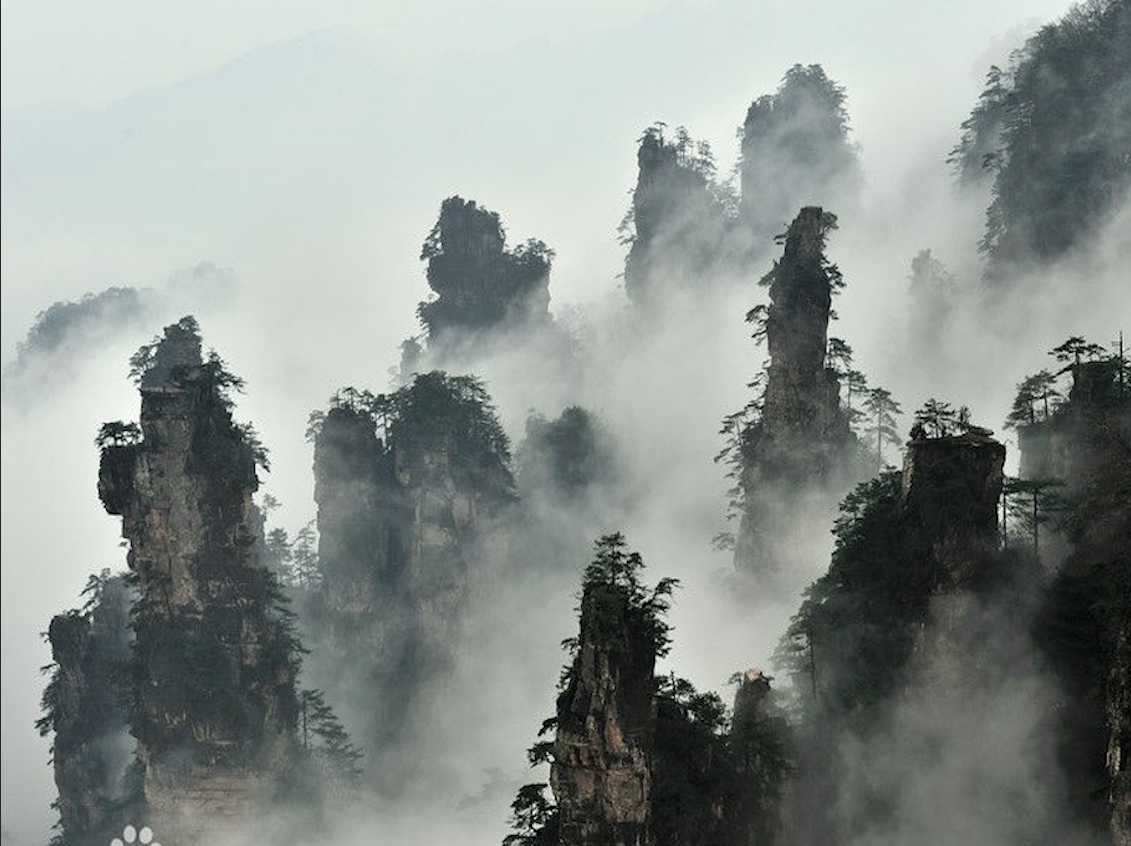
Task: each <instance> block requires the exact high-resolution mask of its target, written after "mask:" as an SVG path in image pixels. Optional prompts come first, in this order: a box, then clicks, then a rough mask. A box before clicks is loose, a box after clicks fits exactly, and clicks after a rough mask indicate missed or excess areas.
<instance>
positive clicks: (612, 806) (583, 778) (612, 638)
mask: <svg viewBox="0 0 1131 846" xmlns="http://www.w3.org/2000/svg"><path fill="white" fill-rule="evenodd" d="M619 603H620V600H619V597H617V596H615V595H610V592H608V591H606V590H587V591H586V593H585V595H584V596H583V597H582V600H581V632H580V636H579V640H578V650H577V655H576V657H575V659H574V662H573V667H572V671H571V673H570V678H569V683H568V685H567V686H566V688H565V690H563V691H562V694H561V696H559V697H558V705H557V719H558V727H557V735H556V737H555V739H554V755H553V757H554V763H553V766H552V768H551V771H550V785H551V787H552V789H553V791H554V796H555V797H556V799H557V803H558V811H559V814H560V817H559V820H560V822H559V825H560V833H561V843H562V844H563V846H567V844H568V846H648V844H652V843H654V842H655V840H654V838H653V836H652V832H651V822H652V802H651V799H652V797H651V793H652V752H653V746H654V742H655V737H654V735H655V725H656V713H655V706H654V702H653V693H654V692H655V682H654V680H653V677H652V676H653V671H654V669H655V651H654V647H653V645H652V642H651V640H650V636H649V633H648V632H647V631H646V630H644V629H642V628H638V627H636V626H633V625H632V623H631V621H630V620H629V619H627V618H626V617H625V616H623V615H620V614H618V605H619Z"/></svg>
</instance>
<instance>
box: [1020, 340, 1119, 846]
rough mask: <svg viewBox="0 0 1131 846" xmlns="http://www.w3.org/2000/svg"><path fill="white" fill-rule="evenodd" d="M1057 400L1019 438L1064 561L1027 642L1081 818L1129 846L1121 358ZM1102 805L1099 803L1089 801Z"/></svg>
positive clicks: (1074, 370)
mask: <svg viewBox="0 0 1131 846" xmlns="http://www.w3.org/2000/svg"><path fill="white" fill-rule="evenodd" d="M1068 372H1070V373H1071V375H1072V388H1071V391H1070V392H1069V395H1068V400H1067V402H1065V403H1064V404H1062V405H1061V406H1060V407H1059V408H1057V409H1056V410H1055V411H1053V412H1052V413H1050V414H1048V415H1047V416H1046V417H1045V419H1043V420H1036V421H1035V422H1033V423H1031V424H1029V425H1027V426H1022V427H1019V431H1018V435H1019V440H1020V443H1021V447H1022V450H1023V455H1022V462H1021V468H1022V474H1023V475H1024V476H1026V477H1028V478H1050V477H1051V478H1058V479H1060V480H1061V481H1063V482H1064V490H1065V491H1066V500H1067V507H1066V509H1065V513H1064V514H1063V516H1062V519H1061V521H1060V524H1061V525H1060V528H1061V529H1062V534H1063V536H1064V540H1065V542H1066V544H1067V557H1066V559H1065V560H1064V561H1063V563H1062V564H1061V565H1060V567H1059V569H1058V570H1057V572H1056V574H1055V577H1054V579H1053V581H1052V584H1051V586H1050V588H1049V590H1048V592H1047V594H1046V597H1045V599H1044V601H1043V603H1042V607H1041V613H1040V616H1039V618H1038V620H1037V623H1036V635H1037V637H1038V639H1039V641H1040V642H1041V644H1042V646H1043V647H1044V649H1045V652H1046V654H1047V655H1048V656H1049V658H1050V660H1051V661H1052V664H1053V667H1054V668H1055V669H1056V671H1057V673H1058V675H1059V676H1060V677H1061V679H1062V681H1063V697H1064V707H1062V708H1061V709H1060V710H1059V711H1058V717H1059V729H1060V733H1061V741H1062V743H1061V748H1062V755H1063V759H1064V760H1063V764H1064V766H1065V767H1066V769H1067V770H1068V771H1069V772H1070V773H1071V778H1072V783H1073V784H1074V785H1076V786H1078V796H1077V801H1078V806H1079V808H1080V812H1081V814H1082V815H1083V816H1085V817H1088V818H1090V819H1092V820H1094V821H1095V822H1096V824H1097V825H1099V824H1100V820H1103V823H1104V824H1105V825H1106V826H1107V827H1109V828H1110V830H1111V833H1112V838H1113V842H1114V843H1116V844H1118V846H1125V844H1128V843H1131V707H1129V705H1128V703H1129V694H1128V690H1129V689H1131V655H1129V647H1128V628H1129V626H1131V623H1129V620H1131V547H1129V545H1128V542H1127V538H1128V537H1131V386H1129V385H1128V377H1127V372H1126V363H1125V360H1124V359H1122V358H1121V357H1120V356H1115V357H1112V358H1109V359H1103V360H1096V361H1082V362H1079V363H1074V364H1072V365H1070V366H1069V368H1068ZM1097 797H1106V800H1107V801H1106V802H1097Z"/></svg>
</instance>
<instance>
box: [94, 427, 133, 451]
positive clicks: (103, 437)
mask: <svg viewBox="0 0 1131 846" xmlns="http://www.w3.org/2000/svg"><path fill="white" fill-rule="evenodd" d="M140 440H141V427H140V426H138V425H137V424H136V423H126V422H124V421H122V420H112V421H111V422H109V423H103V424H102V426H101V427H99V429H98V434H97V435H96V436H95V438H94V445H95V446H96V447H98V449H106V448H107V447H111V446H131V445H133V444H136V443H138V442H139V441H140Z"/></svg>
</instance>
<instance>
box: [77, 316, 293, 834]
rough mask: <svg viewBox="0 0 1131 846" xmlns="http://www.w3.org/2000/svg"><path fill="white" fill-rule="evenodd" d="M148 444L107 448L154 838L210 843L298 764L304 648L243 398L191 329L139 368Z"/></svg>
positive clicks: (136, 728) (158, 344) (143, 440)
mask: <svg viewBox="0 0 1131 846" xmlns="http://www.w3.org/2000/svg"><path fill="white" fill-rule="evenodd" d="M132 364H133V368H134V373H135V375H136V376H137V377H138V379H139V382H140V389H141V427H140V437H138V438H137V439H136V441H134V442H132V443H111V444H107V445H105V446H104V448H103V454H102V464H101V468H100V473H99V494H100V496H101V498H102V501H103V503H104V505H105V506H106V509H107V511H109V512H110V513H111V514H117V515H121V517H122V535H123V537H125V538H126V539H127V540H129V542H130V552H129V559H128V560H129V567H130V569H131V571H132V572H133V574H134V575H135V577H136V581H137V590H138V599H137V602H136V604H135V607H134V611H133V615H134V616H133V623H132V626H133V630H134V635H135V642H134V647H133V656H132V660H131V661H130V665H129V675H130V679H129V683H130V696H131V707H130V715H129V716H130V723H131V731H132V733H133V734H134V736H135V737H136V738H137V742H138V747H137V756H138V759H139V760H140V762H141V764H142V766H143V767H144V770H145V776H144V798H145V802H146V805H147V806H148V810H149V815H150V816H149V818H150V820H151V821H152V822H151V825H152V827H153V828H154V829H155V830H157V831H159V832H160V834H161V836H162V837H163V838H165V839H166V840H170V841H175V842H178V843H184V844H194V843H204V842H207V841H208V840H209V839H210V838H212V837H214V836H215V835H216V834H217V833H218V832H220V831H231V830H233V829H235V828H236V827H237V826H238V825H239V824H240V823H241V822H243V821H245V820H247V819H248V818H249V817H250V816H251V815H252V814H253V813H254V812H255V811H256V810H257V809H261V808H262V806H263V803H265V802H267V801H269V800H270V799H272V798H274V796H275V795H276V793H277V790H278V781H279V778H280V776H281V775H282V774H283V773H284V771H285V769H286V766H287V762H288V761H289V760H290V758H291V755H292V753H293V752H294V742H293V728H294V722H295V714H296V693H295V686H294V682H295V674H296V672H297V669H298V658H297V652H296V646H297V644H296V643H295V641H294V638H293V636H292V635H291V634H290V632H289V629H288V623H287V621H286V619H285V618H282V617H281V616H279V615H278V614H277V613H276V612H275V610H274V607H273V606H274V604H275V598H274V596H273V591H272V582H271V579H270V577H269V574H268V572H267V570H266V568H265V567H264V565H263V562H262V561H261V560H260V555H261V550H262V546H263V539H262V518H261V517H260V515H259V513H258V511H257V510H256V508H255V506H254V505H253V504H252V494H253V492H254V491H255V490H256V488H257V487H258V481H257V478H256V461H257V452H259V451H260V450H258V449H257V447H256V445H255V442H254V439H253V438H252V437H250V436H249V432H248V430H247V429H245V428H241V427H238V426H237V425H236V424H235V423H234V422H233V421H232V417H231V413H230V408H231V401H230V399H229V398H228V391H229V390H231V389H232V388H236V387H239V386H240V384H241V383H240V382H239V380H238V379H237V378H236V377H234V376H232V375H231V374H229V373H228V372H227V371H226V370H225V369H224V366H223V362H222V361H220V360H219V359H218V358H217V357H216V356H215V355H214V354H213V356H212V357H210V358H208V359H207V360H205V359H203V358H202V356H201V346H200V336H199V332H198V329H197V327H196V323H195V321H193V320H192V319H191V318H186V319H184V320H182V321H181V322H180V323H177V324H174V325H172V326H169V327H167V328H166V329H165V332H164V335H163V337H161V338H160V339H158V340H156V341H155V342H154V344H152V345H149V346H147V347H143V348H142V350H141V351H139V354H138V355H137V356H135V358H134V360H133V362H132Z"/></svg>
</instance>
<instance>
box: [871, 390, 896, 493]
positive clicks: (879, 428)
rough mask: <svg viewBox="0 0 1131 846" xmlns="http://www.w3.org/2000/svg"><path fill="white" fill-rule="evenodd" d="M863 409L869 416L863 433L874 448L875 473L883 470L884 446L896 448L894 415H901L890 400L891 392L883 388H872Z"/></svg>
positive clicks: (893, 401)
mask: <svg viewBox="0 0 1131 846" xmlns="http://www.w3.org/2000/svg"><path fill="white" fill-rule="evenodd" d="M864 408H865V410H866V411H867V412H868V415H869V424H868V427H867V428H866V429H865V433H866V434H867V435H869V437H870V438H871V439H872V441H873V442H874V443H875V446H876V472H877V473H878V472H880V471H882V470H883V469H884V445H885V444H892V445H896V446H898V445H899V443H900V437H899V433H898V432H897V431H896V429H895V415H897V414H900V413H902V411H903V409H902V408H900V406H899V403H897V402H896V401H895V400H894V399H892V395H891V391H888V390H886V389H884V388H872V389H871V390H870V391H868V394H867V399H866V400H865V401H864Z"/></svg>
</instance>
